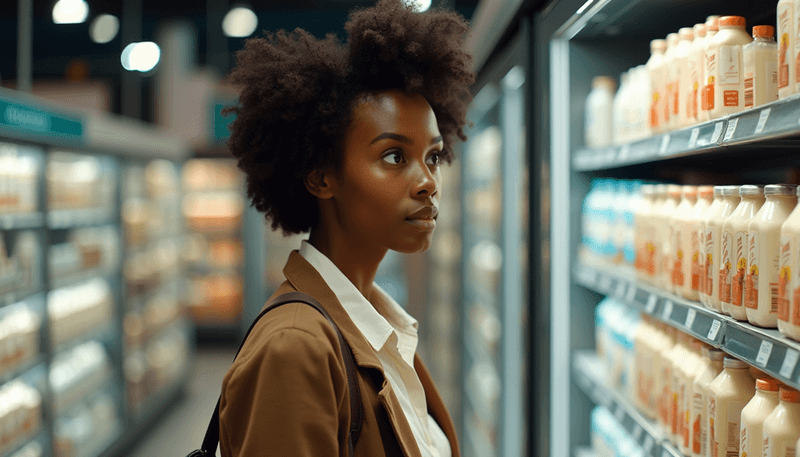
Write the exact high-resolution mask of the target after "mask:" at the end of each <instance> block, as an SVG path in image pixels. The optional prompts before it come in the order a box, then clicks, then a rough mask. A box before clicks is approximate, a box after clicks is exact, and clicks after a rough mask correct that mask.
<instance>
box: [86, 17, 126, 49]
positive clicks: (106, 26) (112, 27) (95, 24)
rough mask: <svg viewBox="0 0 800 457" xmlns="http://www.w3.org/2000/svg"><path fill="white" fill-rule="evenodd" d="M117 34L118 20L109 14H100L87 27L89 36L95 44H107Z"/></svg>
mask: <svg viewBox="0 0 800 457" xmlns="http://www.w3.org/2000/svg"><path fill="white" fill-rule="evenodd" d="M117 32H119V19H117V17H116V16H112V15H110V14H101V15H99V16H97V17H96V18H94V20H93V21H92V25H91V26H90V27H89V36H91V37H92V41H94V42H95V43H108V42H109V41H111V40H113V39H114V37H115V36H117Z"/></svg>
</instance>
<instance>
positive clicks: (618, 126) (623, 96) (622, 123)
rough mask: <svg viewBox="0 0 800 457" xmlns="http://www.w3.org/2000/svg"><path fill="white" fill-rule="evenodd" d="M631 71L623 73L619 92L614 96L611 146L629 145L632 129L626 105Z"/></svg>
mask: <svg viewBox="0 0 800 457" xmlns="http://www.w3.org/2000/svg"><path fill="white" fill-rule="evenodd" d="M630 75H631V71H626V72H623V73H622V74H621V75H620V77H619V81H620V84H619V90H617V92H616V94H614V100H613V101H612V102H611V111H612V115H611V122H612V128H611V130H612V132H611V138H612V141H611V144H615V145H616V144H622V143H627V142H628V141H630V140H629V138H630V129H629V126H628V124H627V122H626V121H627V119H626V117H625V104H626V103H627V98H628V92H629V91H630V79H631V78H630Z"/></svg>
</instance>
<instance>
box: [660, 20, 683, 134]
mask: <svg viewBox="0 0 800 457" xmlns="http://www.w3.org/2000/svg"><path fill="white" fill-rule="evenodd" d="M680 42H681V38H680V35H678V34H677V33H670V34H669V35H667V52H665V53H664V78H665V79H664V83H665V84H666V86H665V87H664V93H665V94H666V96H667V103H666V106H665V107H666V109H667V111H666V114H665V115H664V116H665V119H666V121H667V124H666V125H667V129H668V130H674V129H675V128H677V127H679V126H680V119H679V118H678V111H679V106H680V103H679V100H678V96H679V95H678V93H679V92H678V89H679V86H680V83H681V81H680V76H681V73H680V72H681V69H680V62H679V61H678V45H679V44H680Z"/></svg>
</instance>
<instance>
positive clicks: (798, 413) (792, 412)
mask: <svg viewBox="0 0 800 457" xmlns="http://www.w3.org/2000/svg"><path fill="white" fill-rule="evenodd" d="M798 438H800V392H798V391H797V389H794V388H792V387H789V386H786V385H783V386H781V390H780V403H778V406H776V407H775V409H773V410H772V413H770V415H769V416H767V418H766V419H764V456H765V457H785V456H792V455H795V453H796V451H797V447H796V444H797V439H798Z"/></svg>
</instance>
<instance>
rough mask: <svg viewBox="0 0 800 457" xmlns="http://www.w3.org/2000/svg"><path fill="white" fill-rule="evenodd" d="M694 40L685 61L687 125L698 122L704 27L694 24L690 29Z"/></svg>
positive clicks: (703, 25)
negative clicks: (686, 71)
mask: <svg viewBox="0 0 800 457" xmlns="http://www.w3.org/2000/svg"><path fill="white" fill-rule="evenodd" d="M692 31H693V32H694V39H693V40H692V44H691V47H690V49H689V56H688V57H687V59H686V63H687V68H688V72H689V76H688V80H687V87H688V91H687V97H688V98H687V100H686V101H685V102H684V103H686V113H687V114H686V118H687V119H688V123H687V125H691V124H695V123H697V122H699V121H700V88H701V87H702V81H703V56H702V54H703V53H704V52H705V48H704V44H705V37H706V25H705V24H695V25H694V27H692Z"/></svg>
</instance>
